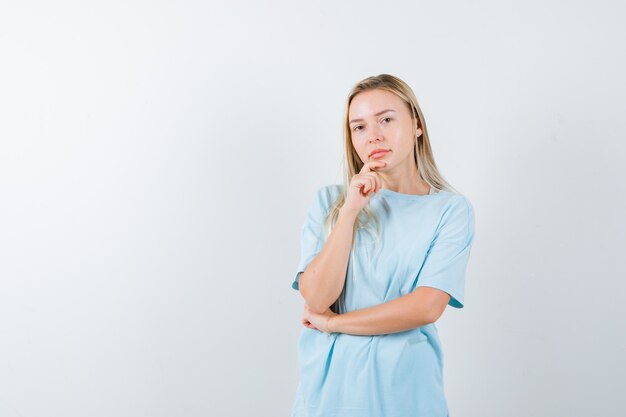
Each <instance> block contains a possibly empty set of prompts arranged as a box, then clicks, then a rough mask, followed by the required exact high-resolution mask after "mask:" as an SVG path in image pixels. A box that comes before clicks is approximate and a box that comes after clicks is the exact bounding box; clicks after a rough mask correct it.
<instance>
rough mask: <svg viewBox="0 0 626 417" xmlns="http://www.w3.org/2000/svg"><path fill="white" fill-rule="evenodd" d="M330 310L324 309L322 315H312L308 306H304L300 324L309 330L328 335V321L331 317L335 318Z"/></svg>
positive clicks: (334, 314)
mask: <svg viewBox="0 0 626 417" xmlns="http://www.w3.org/2000/svg"><path fill="white" fill-rule="evenodd" d="M336 315H337V313H334V312H333V311H332V310H331V309H330V308H328V309H326V311H325V312H323V313H322V314H318V313H314V312H312V311H311V310H309V306H308V305H307V304H306V303H305V304H304V313H303V314H302V324H303V325H305V326H306V327H308V328H310V329H315V330H319V331H321V332H324V333H330V329H329V328H328V321H329V320H330V319H331V317H333V316H336Z"/></svg>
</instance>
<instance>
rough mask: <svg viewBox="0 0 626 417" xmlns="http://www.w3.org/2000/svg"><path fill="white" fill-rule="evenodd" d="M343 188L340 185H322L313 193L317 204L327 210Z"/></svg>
mask: <svg viewBox="0 0 626 417" xmlns="http://www.w3.org/2000/svg"><path fill="white" fill-rule="evenodd" d="M343 188H344V186H343V185H341V184H328V185H323V186H321V187H319V188H318V189H317V191H316V192H315V196H316V200H317V202H318V204H319V205H320V206H322V207H324V208H328V207H330V206H331V204H332V203H333V202H334V201H335V200H336V199H337V198H338V197H339V195H340V194H341V193H343Z"/></svg>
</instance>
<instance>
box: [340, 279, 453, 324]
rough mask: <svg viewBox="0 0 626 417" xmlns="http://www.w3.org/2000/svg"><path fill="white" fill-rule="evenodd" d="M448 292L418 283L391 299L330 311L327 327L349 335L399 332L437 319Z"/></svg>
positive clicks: (447, 299)
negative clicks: (331, 312)
mask: <svg viewBox="0 0 626 417" xmlns="http://www.w3.org/2000/svg"><path fill="white" fill-rule="evenodd" d="M449 300H450V295H449V294H448V293H446V292H444V291H442V290H439V289H437V288H432V287H418V288H416V289H415V291H413V292H411V293H410V294H407V295H404V296H402V297H399V298H396V299H395V300H391V301H388V302H386V303H383V304H379V305H376V306H373V307H368V308H364V309H361V310H355V311H351V312H349V313H345V314H337V315H331V316H330V317H329V318H328V322H327V330H328V332H332V333H348V334H353V335H380V334H387V333H397V332H403V331H405V330H410V329H415V328H417V327H421V326H423V325H426V324H429V323H434V322H435V321H437V320H438V319H439V317H440V316H441V314H442V313H443V311H444V310H445V308H446V306H447V305H448V301H449Z"/></svg>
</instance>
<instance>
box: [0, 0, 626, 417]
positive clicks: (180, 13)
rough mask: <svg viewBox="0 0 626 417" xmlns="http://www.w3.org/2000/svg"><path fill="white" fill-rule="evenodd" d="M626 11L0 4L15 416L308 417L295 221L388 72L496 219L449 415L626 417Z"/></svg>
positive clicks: (455, 316) (1, 377)
mask: <svg viewBox="0 0 626 417" xmlns="http://www.w3.org/2000/svg"><path fill="white" fill-rule="evenodd" d="M625 12H626V7H625V6H624V4H623V2H618V1H613V2H568V1H563V0H561V1H524V2H500V1H490V2H487V1H478V2H463V1H452V2H425V1H418V2H412V1H401V2H373V1H363V0H361V1H342V2H333V1H321V2H320V1H308V2H290V1H271V2H270V1H265V2H253V1H246V2H243V1H230V2H205V1H195V2H191V1H169V2H165V1H143V2H140V1H117V2H88V1H87V2H84V1H83V2H80V1H74V2H69V1H56V2H43V1H39V2H28V1H20V2H18V1H11V2H2V4H1V5H0V56H1V61H0V198H1V200H0V417H35V416H37V417H43V416H45V417H85V416H89V417H111V416H116V417H142V416H145V417H165V416H167V417H170V416H172V417H173V416H177V417H178V416H190V417H191V416H193V417H196V416H220V417H228V416H252V415H254V416H271V417H274V416H285V415H289V413H290V411H291V406H292V403H293V399H294V394H295V389H296V385H297V382H298V370H297V356H296V349H297V341H298V337H299V334H300V331H301V329H302V325H301V324H300V318H301V314H302V305H303V300H302V298H301V297H300V295H299V294H298V293H297V292H296V291H294V290H293V289H291V282H292V280H293V278H294V275H295V273H296V266H297V262H298V256H299V250H300V248H299V245H300V242H299V233H300V227H301V225H302V222H303V221H304V215H305V211H306V209H307V208H308V206H309V204H310V203H311V202H312V199H313V195H314V192H315V189H316V188H317V187H319V186H322V185H325V184H330V183H341V182H342V157H343V155H342V152H343V144H342V141H343V138H342V130H341V122H342V120H341V118H342V115H343V108H344V100H345V98H346V96H347V93H348V91H349V89H350V88H351V87H352V85H353V84H354V83H356V82H357V81H359V80H361V79H362V78H365V77H367V76H370V75H376V74H380V73H390V74H394V75H397V76H399V77H400V78H402V79H404V80H405V81H406V82H407V83H409V84H410V85H411V86H412V88H413V89H414V91H415V93H416V95H417V98H418V101H419V103H420V105H421V107H422V110H423V112H424V115H425V118H426V124H427V127H428V130H429V134H430V139H431V143H432V146H433V150H434V155H435V159H436V161H437V164H438V166H439V168H440V170H441V172H442V173H443V175H444V177H445V178H446V179H447V180H448V181H449V182H450V183H451V184H452V185H453V186H455V187H456V188H457V189H459V190H460V191H461V192H462V193H463V194H465V195H466V196H467V197H468V198H469V199H470V201H471V202H472V204H473V205H474V208H475V212H476V240H475V244H474V248H473V250H472V256H471V258H470V262H469V265H468V269H467V280H466V300H465V301H466V307H465V308H464V309H461V310H455V309H452V308H448V309H447V310H446V312H444V315H443V316H442V318H441V319H440V320H439V321H438V324H437V326H438V328H439V332H440V336H441V340H442V343H443V349H444V366H445V369H444V373H445V375H444V376H445V378H444V379H445V387H446V395H447V398H448V402H449V407H450V411H451V415H453V416H455V417H460V416H464V417H490V416H494V417H495V416H503V415H506V416H509V417H517V416H519V417H528V416H536V417H538V416H550V417H552V416H567V417H578V416H580V417H587V416H591V415H623V414H624V413H625V412H626V406H625V405H624V401H623V398H621V397H622V394H623V389H624V386H625V385H626V384H625V383H626V381H625V376H624V375H626V360H625V359H624V352H625V351H626V339H625V337H624V335H623V325H624V317H626V307H624V303H622V302H621V301H620V300H621V298H620V297H621V295H622V294H624V292H625V290H626V274H625V273H624V269H623V267H621V261H622V260H623V259H624V253H625V252H626V221H625V220H624V213H626V193H625V191H626V190H625V188H626V187H624V183H623V181H624V178H626V168H625V165H624V162H625V151H626V145H625V143H624V140H625V139H626V136H625V133H626V118H624V116H623V111H624V109H625V108H626V106H625V104H626V103H625V101H626V100H625V98H626V82H625V81H624V74H625V73H626V55H625V54H624V52H623V50H624V44H625V41H626V26H625V25H624V15H625Z"/></svg>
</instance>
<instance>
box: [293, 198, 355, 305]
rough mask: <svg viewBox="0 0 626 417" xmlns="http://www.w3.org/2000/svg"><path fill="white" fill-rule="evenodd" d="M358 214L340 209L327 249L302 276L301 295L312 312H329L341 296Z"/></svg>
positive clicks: (326, 244)
mask: <svg viewBox="0 0 626 417" xmlns="http://www.w3.org/2000/svg"><path fill="white" fill-rule="evenodd" d="M357 215H358V213H357V212H355V211H352V210H346V209H344V208H341V209H340V210H339V217H338V218H337V222H336V223H335V226H334V227H333V229H332V231H331V232H330V235H329V236H328V239H327V241H326V243H325V245H324V247H323V248H322V250H321V252H320V253H319V254H318V255H317V256H316V257H315V258H314V259H313V260H312V261H311V262H310V263H309V265H307V267H306V269H305V270H304V272H302V274H301V275H300V283H299V289H300V294H302V297H303V298H304V299H305V301H306V304H307V305H308V306H309V308H310V309H311V311H312V312H316V313H321V312H323V311H326V310H327V309H328V308H329V307H330V306H331V305H332V304H333V303H334V302H335V301H336V300H337V298H339V295H340V294H341V290H342V289H343V286H344V284H345V280H346V271H347V269H348V258H349V256H350V247H351V246H352V233H353V230H354V229H353V228H354V222H355V220H356V218H357Z"/></svg>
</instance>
